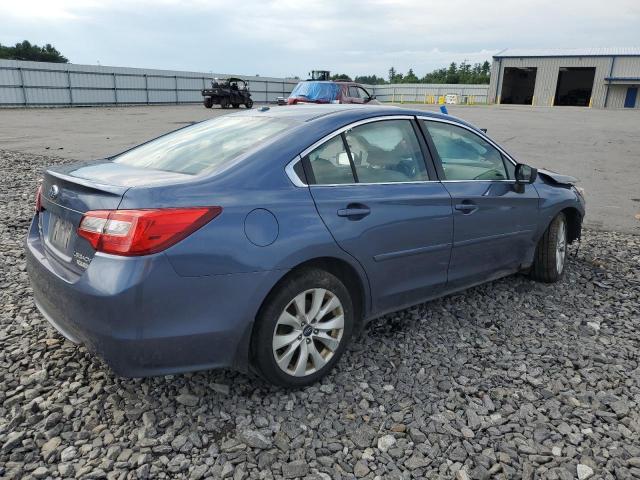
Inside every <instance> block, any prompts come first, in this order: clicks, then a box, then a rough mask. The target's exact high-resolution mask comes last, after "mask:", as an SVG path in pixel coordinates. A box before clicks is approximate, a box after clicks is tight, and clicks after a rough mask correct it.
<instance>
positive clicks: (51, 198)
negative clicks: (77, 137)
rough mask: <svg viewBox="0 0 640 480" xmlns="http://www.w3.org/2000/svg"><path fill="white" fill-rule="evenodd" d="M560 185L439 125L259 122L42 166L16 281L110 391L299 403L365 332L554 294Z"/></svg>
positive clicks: (441, 121) (404, 117)
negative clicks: (459, 300)
mask: <svg viewBox="0 0 640 480" xmlns="http://www.w3.org/2000/svg"><path fill="white" fill-rule="evenodd" d="M574 182H575V179H573V178H571V177H567V176H563V175H558V174H555V173H553V172H548V171H543V170H540V171H537V170H536V169H534V168H532V167H529V166H527V165H524V164H521V163H518V162H517V161H516V160H514V159H513V157H512V156H510V155H509V154H508V153H507V152H506V151H505V150H504V149H503V148H501V147H500V146H499V145H497V144H496V143H495V142H494V141H492V140H491V139H490V138H489V137H487V135H486V134H485V133H484V132H483V131H481V130H479V129H478V128H476V127H474V126H472V125H469V124H468V123H465V122H463V121H462V120H458V119H456V118H454V117H450V116H446V115H439V114H434V113H428V112H425V111H414V110H408V109H402V108H395V107H378V106H350V105H326V106H302V107H296V108H288V107H286V108H275V109H269V108H263V109H260V110H258V111H256V110H252V111H246V112H241V113H237V114H233V115H226V116H223V117H218V118H216V119H212V120H208V121H205V122H202V123H198V124H196V125H192V126H189V127H186V128H183V129H181V130H177V131H175V132H172V133H169V134H167V135H164V136H162V137H159V138H157V139H155V140H152V141H150V142H148V143H145V144H142V145H140V146H138V147H135V148H133V149H131V150H128V151H126V152H124V153H121V154H119V155H116V156H114V157H111V158H107V159H104V160H99V161H93V162H86V163H80V164H74V165H70V166H61V167H55V168H50V169H48V170H47V171H46V172H45V175H44V180H43V182H42V184H41V185H40V187H39V189H38V192H37V196H36V197H37V198H36V213H35V216H34V218H33V222H32V224H31V227H30V230H29V233H28V237H27V240H26V251H27V266H28V272H29V276H30V279H31V284H32V286H33V293H34V297H35V302H36V305H37V307H38V308H39V310H40V311H41V312H42V314H43V315H44V317H45V318H46V319H47V320H48V321H49V322H50V323H51V324H52V325H53V326H54V327H55V328H57V329H58V331H60V333H62V334H63V335H64V336H65V337H67V338H68V339H69V340H71V341H72V342H76V343H81V344H84V345H85V346H86V347H87V348H88V349H89V350H90V351H92V352H94V353H95V354H97V355H99V356H100V357H102V358H103V359H104V361H105V362H106V363H107V364H108V365H109V366H110V367H111V368H112V369H113V370H114V371H115V372H116V373H117V374H120V375H124V376H136V377H138V376H149V375H156V374H169V373H176V372H184V371H192V370H200V369H208V368H219V367H231V368H235V369H238V370H241V371H250V370H251V371H254V372H256V373H258V374H259V375H261V376H262V377H263V378H264V379H266V380H267V381H269V382H272V383H274V384H277V385H282V386H288V387H296V386H303V385H308V384H310V383H312V382H315V381H317V380H318V379H319V378H321V377H322V376H324V375H326V374H327V373H328V372H329V371H330V370H331V369H332V367H333V366H334V365H335V364H336V362H338V360H339V358H340V356H341V355H342V353H343V352H344V350H345V348H346V346H347V344H348V343H349V340H350V339H351V338H352V336H353V335H354V334H355V333H356V332H357V331H358V330H359V329H361V328H362V326H363V325H364V324H365V323H366V322H367V321H369V320H371V319H373V318H375V317H379V316H381V315H384V314H386V313H389V312H392V311H395V310H399V309H403V308H405V307H408V306H410V305H414V304H417V303H420V302H425V301H427V300H430V299H433V298H436V297H440V296H443V295H447V294H449V293H451V292H455V291H459V290H462V289H465V288H468V287H470V286H473V285H477V284H479V283H482V282H487V281H490V280H493V279H496V278H500V277H504V276H506V275H510V274H513V273H516V272H523V271H524V272H528V274H529V275H530V276H531V277H532V278H533V279H535V280H539V281H543V282H555V281H557V280H558V279H560V278H561V276H562V274H563V271H564V268H565V261H566V255H567V244H569V243H571V242H573V241H575V240H577V239H579V237H580V232H581V225H582V219H583V216H584V213H585V210H584V199H583V196H582V192H581V190H580V189H579V188H578V187H575V186H574Z"/></svg>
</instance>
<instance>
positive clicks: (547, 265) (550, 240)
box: [530, 212, 567, 283]
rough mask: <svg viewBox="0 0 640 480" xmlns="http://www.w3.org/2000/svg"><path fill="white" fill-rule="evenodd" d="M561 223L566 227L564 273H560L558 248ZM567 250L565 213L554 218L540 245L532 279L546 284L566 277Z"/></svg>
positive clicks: (532, 271) (565, 229)
mask: <svg viewBox="0 0 640 480" xmlns="http://www.w3.org/2000/svg"><path fill="white" fill-rule="evenodd" d="M561 223H564V227H565V228H564V232H565V254H564V262H563V264H562V271H561V272H558V267H557V252H556V246H557V243H558V235H559V229H560V224H561ZM566 248H567V219H566V217H565V215H564V213H562V212H560V213H559V214H558V215H556V216H555V217H554V218H553V220H552V221H551V223H550V224H549V226H548V227H547V230H545V232H544V234H543V235H542V238H541V239H540V241H539V243H538V247H537V248H536V255H535V260H534V264H533V268H532V269H531V273H530V275H531V277H532V278H534V279H535V280H538V281H541V282H545V283H553V282H557V281H558V280H560V279H561V278H562V276H563V275H564V272H565V270H566V269H567V250H566Z"/></svg>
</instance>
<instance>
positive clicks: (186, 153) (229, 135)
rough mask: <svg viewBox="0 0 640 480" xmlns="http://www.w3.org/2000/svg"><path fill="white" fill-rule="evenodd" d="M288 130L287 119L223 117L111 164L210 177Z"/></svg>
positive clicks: (154, 142) (164, 138)
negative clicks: (209, 175)
mask: <svg viewBox="0 0 640 480" xmlns="http://www.w3.org/2000/svg"><path fill="white" fill-rule="evenodd" d="M290 126H292V120H290V119H281V118H273V117H261V118H258V117H245V116H224V117H220V118H216V119H214V120H209V121H207V122H203V123H198V124H196V125H193V126H191V127H186V128H183V129H180V130H177V131H175V132H172V133H169V134H167V135H164V136H162V137H160V138H157V139H155V140H152V141H150V142H149V143H145V144H144V145H140V146H139V147H136V148H134V149H132V150H129V151H128V152H125V153H123V154H121V155H118V156H117V157H115V158H114V159H113V161H114V162H115V163H122V164H124V165H129V166H131V167H136V168H148V169H151V170H164V171H168V172H177V173H186V174H190V175H197V174H199V173H205V172H206V173H209V172H213V171H216V170H222V169H223V168H224V167H225V166H227V165H228V164H229V163H231V161H232V160H233V159H234V158H236V157H238V156H239V155H241V154H243V153H245V152H246V151H248V150H249V149H251V148H254V147H256V146H257V145H259V144H260V143H261V142H264V141H266V140H268V139H271V138H272V137H273V136H275V135H277V134H279V133H281V132H282V131H284V130H286V129H287V128H289V127H290Z"/></svg>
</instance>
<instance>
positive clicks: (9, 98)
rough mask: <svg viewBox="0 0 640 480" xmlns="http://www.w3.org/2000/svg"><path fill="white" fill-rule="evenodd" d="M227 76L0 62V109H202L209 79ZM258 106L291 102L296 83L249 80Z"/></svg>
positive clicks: (13, 61) (269, 79) (59, 64)
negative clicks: (282, 99) (164, 106)
mask: <svg viewBox="0 0 640 480" xmlns="http://www.w3.org/2000/svg"><path fill="white" fill-rule="evenodd" d="M229 76H231V75H229V74H219V73H204V72H181V71H173V70H151V69H142V68H126V67H103V66H97V65H75V64H65V63H46V62H22V61H16V60H0V105H1V106H14V107H18V106H75V105H78V106H80V105H120V104H122V105H125V104H126V105H131V104H156V103H157V104H161V103H165V104H166V103H174V104H175V103H200V102H202V96H201V94H200V91H201V90H202V89H203V88H205V87H208V86H209V85H210V84H211V83H210V82H211V79H212V78H215V77H220V78H225V77H229ZM233 76H236V77H240V78H242V79H244V80H246V81H247V82H248V84H249V89H250V90H251V94H252V98H253V100H254V102H260V103H262V102H275V101H276V99H277V97H281V96H285V97H286V96H288V95H289V93H290V92H291V90H292V89H293V87H294V86H295V85H296V84H297V83H298V81H297V80H293V79H284V78H271V77H247V76H243V75H233Z"/></svg>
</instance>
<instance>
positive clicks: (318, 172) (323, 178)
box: [307, 135, 355, 185]
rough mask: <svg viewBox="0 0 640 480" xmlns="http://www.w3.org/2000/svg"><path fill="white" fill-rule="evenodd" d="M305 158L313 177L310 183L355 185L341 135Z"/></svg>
mask: <svg viewBox="0 0 640 480" xmlns="http://www.w3.org/2000/svg"><path fill="white" fill-rule="evenodd" d="M307 158H308V160H309V166H310V167H311V172H312V173H313V177H314V178H313V180H314V181H313V182H312V183H316V184H319V185H334V184H344V183H355V178H354V177H353V170H352V169H351V162H350V161H349V154H348V153H347V149H346V148H345V146H344V142H343V141H342V135H337V136H335V137H333V138H332V139H331V140H329V141H327V142H326V143H323V144H322V145H320V146H319V147H318V148H316V149H315V150H314V151H312V152H311V153H310V154H309V155H308V156H307Z"/></svg>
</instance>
